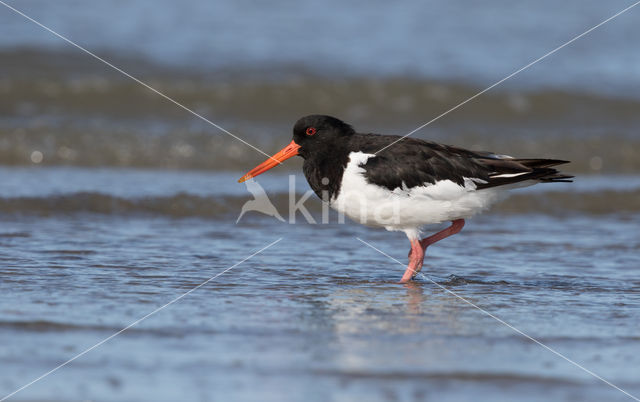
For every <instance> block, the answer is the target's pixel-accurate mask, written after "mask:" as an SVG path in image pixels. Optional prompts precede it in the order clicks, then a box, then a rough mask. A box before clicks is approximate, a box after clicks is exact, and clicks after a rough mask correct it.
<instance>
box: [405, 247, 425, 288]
mask: <svg viewBox="0 0 640 402" xmlns="http://www.w3.org/2000/svg"><path fill="white" fill-rule="evenodd" d="M410 254H411V255H410V256H409V266H407V269H406V271H404V275H402V279H400V283H407V282H409V281H410V280H411V278H413V276H414V275H415V274H417V273H418V272H420V270H421V269H422V262H423V261H424V249H423V248H422V245H421V244H420V240H418V239H412V240H411V252H410Z"/></svg>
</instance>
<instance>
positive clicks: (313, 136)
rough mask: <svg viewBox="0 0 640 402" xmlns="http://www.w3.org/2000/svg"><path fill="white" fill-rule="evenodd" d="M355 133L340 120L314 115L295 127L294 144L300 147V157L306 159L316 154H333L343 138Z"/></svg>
mask: <svg viewBox="0 0 640 402" xmlns="http://www.w3.org/2000/svg"><path fill="white" fill-rule="evenodd" d="M353 133H354V131H353V128H352V127H351V126H350V125H348V124H347V123H345V122H343V121H342V120H340V119H336V118H335V117H331V116H325V115H321V114H312V115H309V116H305V117H303V118H301V119H300V120H298V121H297V122H296V124H295V125H294V126H293V142H295V143H296V144H298V145H299V146H300V148H298V155H300V156H302V157H303V158H305V159H306V158H307V157H309V156H310V155H312V154H314V153H324V152H331V150H332V149H333V148H334V147H335V146H336V143H337V141H339V139H340V138H341V137H345V136H349V135H352V134H353Z"/></svg>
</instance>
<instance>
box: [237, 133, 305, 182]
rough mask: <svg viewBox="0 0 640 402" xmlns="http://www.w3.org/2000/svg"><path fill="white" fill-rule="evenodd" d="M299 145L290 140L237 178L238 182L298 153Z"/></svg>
mask: <svg viewBox="0 0 640 402" xmlns="http://www.w3.org/2000/svg"><path fill="white" fill-rule="evenodd" d="M299 148H300V145H298V144H296V143H295V141H291V142H290V143H289V145H287V146H286V147H284V148H282V149H281V150H280V151H279V152H278V153H277V154H275V155H273V156H272V157H270V158H269V159H267V160H266V161H264V162H262V163H261V164H259V165H258V166H256V167H254V168H253V169H251V170H250V171H249V173H247V174H245V175H244V176H242V178H240V180H238V183H242V182H243V181H245V180H249V179H251V178H252V177H256V176H257V175H259V174H262V173H264V172H266V171H267V170H269V169H271V168H272V167H275V166H276V165H279V164H281V163H282V162H284V161H286V160H287V159H289V158H291V157H292V156H296V155H298V149H299Z"/></svg>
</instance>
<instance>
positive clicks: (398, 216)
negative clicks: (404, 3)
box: [331, 152, 502, 232]
mask: <svg viewBox="0 0 640 402" xmlns="http://www.w3.org/2000/svg"><path fill="white" fill-rule="evenodd" d="M375 157H376V155H375V154H366V153H363V152H351V153H350V154H349V162H348V164H347V167H346V168H345V170H344V174H343V176H342V183H341V186H340V191H339V192H338V195H337V196H336V197H334V198H333V199H332V200H331V207H332V208H334V209H335V210H337V211H338V212H340V213H343V214H345V215H346V216H348V217H349V218H351V219H353V220H355V221H357V222H360V223H362V224H365V225H369V226H378V227H384V228H386V229H387V230H401V231H405V232H410V231H416V230H418V229H419V228H420V227H422V226H425V225H429V224H434V223H440V222H446V221H451V220H454V219H460V218H463V219H464V218H469V217H471V216H473V215H475V214H476V213H478V212H480V211H482V210H485V209H486V208H488V207H489V206H490V205H491V204H493V203H494V202H496V201H498V200H499V199H500V198H501V197H500V194H501V193H502V191H500V190H498V189H494V188H489V189H483V190H477V189H476V183H475V182H474V179H472V178H464V185H463V186H461V185H458V184H456V183H454V182H453V181H451V180H441V181H437V182H436V183H433V184H431V183H425V184H424V185H423V186H419V187H411V188H407V187H406V185H404V182H403V186H402V188H400V187H398V188H396V189H394V190H389V189H387V188H386V187H382V186H378V185H374V184H371V183H369V182H367V179H366V178H365V176H364V173H365V170H364V168H363V167H362V165H363V164H365V163H366V162H367V160H369V158H375ZM400 163H401V162H400ZM476 180H477V179H476Z"/></svg>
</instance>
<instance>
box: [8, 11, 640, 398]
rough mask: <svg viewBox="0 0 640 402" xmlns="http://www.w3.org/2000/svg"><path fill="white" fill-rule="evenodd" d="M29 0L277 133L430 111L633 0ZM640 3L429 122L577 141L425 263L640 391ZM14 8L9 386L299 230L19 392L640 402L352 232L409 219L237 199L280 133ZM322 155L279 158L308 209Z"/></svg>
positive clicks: (479, 136) (386, 125)
mask: <svg viewBox="0 0 640 402" xmlns="http://www.w3.org/2000/svg"><path fill="white" fill-rule="evenodd" d="M5 1H6V3H7V4H10V5H12V6H14V7H16V8H18V9H20V10H21V11H23V12H24V13H25V14H27V15H29V16H30V17H32V18H34V19H35V20H37V21H40V22H41V23H43V24H45V25H47V26H49V27H50V28H51V29H53V30H55V31H56V32H59V33H60V34H62V35H65V36H68V37H69V38H70V39H71V40H73V41H75V42H77V43H78V44H79V45H81V46H84V47H86V48H88V49H90V50H91V51H93V52H95V53H96V54H98V55H99V56H100V57H103V58H105V59H107V60H109V61H110V62H112V63H114V64H115V65H117V66H119V67H121V68H123V69H124V70H125V71H127V72H129V73H131V74H133V75H134V76H136V77H137V78H139V79H141V80H143V81H145V82H147V83H149V84H150V85H152V86H153V87H154V88H157V89H158V90H160V91H162V92H164V93H166V94H167V95H168V96H170V97H172V98H173V99H175V100H176V101H178V102H181V103H183V104H184V105H186V106H187V107H189V108H191V109H193V110H195V111H196V112H197V113H200V114H202V115H203V116H205V117H207V118H209V119H211V120H212V121H214V122H216V123H218V124H220V125H221V126H223V127H224V128H226V129H228V130H230V131H231V132H233V133H234V134H236V135H238V136H240V137H241V138H243V139H245V140H247V141H248V142H250V143H251V144H254V145H256V146H258V147H260V148H261V149H263V150H264V151H265V152H267V153H272V152H275V151H277V150H278V149H280V148H281V147H282V146H284V145H285V144H287V143H288V142H289V141H290V136H291V126H292V124H293V123H294V122H295V121H296V120H297V119H298V118H299V117H301V116H302V115H305V114H309V113H325V114H332V115H335V116H337V117H340V118H342V119H344V120H346V121H348V122H349V123H351V124H353V125H354V126H355V128H356V129H358V130H360V131H372V132H383V133H392V134H405V133H408V132H409V131H411V130H413V129H414V128H416V127H417V126H419V125H421V124H423V123H425V122H427V121H429V120H431V119H432V118H433V117H435V116H437V115H439V114H440V113H442V112H444V111H446V110H448V109H449V108H451V107H453V106H455V105H456V104H458V103H459V102H461V101H463V100H465V99H467V98H468V97H470V96H472V95H474V94H475V93H476V92H478V91H480V90H482V89H484V88H485V87H487V86H489V85H491V84H493V83H494V82H496V81H498V80H500V79H502V78H503V77H505V76H506V75H508V74H511V73H512V72H514V71H516V70H517V69H519V68H520V67H522V66H524V65H526V64H527V63H529V62H531V61H533V60H535V59H536V58H538V57H540V56H542V55H543V54H545V53H546V52H548V51H550V50H552V49H553V48H555V47H557V46H559V45H561V44H562V43H564V42H566V41H567V40H569V39H571V38H573V37H574V36H576V35H578V34H580V33H582V32H584V31H585V30H587V29H589V28H591V27H592V26H594V25H596V24H597V23H599V22H601V21H602V20H604V19H606V18H608V17H609V16H611V15H613V14H615V13H616V12H618V11H620V10H622V9H623V8H625V7H627V6H629V5H630V4H632V3H631V2H625V1H609V2H600V1H591V0H582V1H567V2H561V3H558V2H553V1H548V0H544V1H539V2H535V3H531V2H529V3H514V2H507V1H498V0H495V1H487V2H482V3H468V2H462V1H428V2H422V1H406V2H403V3H401V4H398V3H389V2H382V1H368V2H364V1H353V2H347V3H345V2H338V1H326V2H320V3H314V2H287V1H271V2H256V1H245V0H242V1H234V2H232V1H219V2H209V1H203V0H187V1H181V2H174V1H168V0H155V1H151V0H130V1H116V0H112V1H109V2H86V1H79V0H61V1H56V2H48V1H43V0H37V1H36V0H21V1H16V0H13V1H11V0H5ZM639 10H640V9H638V10H636V9H632V10H630V11H629V12H628V13H625V14H623V15H621V16H620V17H618V18H616V19H615V20H613V21H611V22H610V23H608V24H606V25H604V26H602V27H601V28H599V29H597V30H595V31H593V32H591V33H590V34H588V35H587V36H585V37H584V38H582V39H580V40H578V41H576V42H575V43H572V44H571V45H569V46H567V47H566V48H564V49H562V50H560V51H558V52H557V53H556V54H554V55H552V56H550V57H549V58H547V59H545V60H543V61H541V62H540V63H538V64H536V65H534V66H532V67H531V68H530V69H528V70H526V71H524V72H522V73H521V74H519V75H517V76H515V77H514V78H512V79H511V80H509V81H507V82H505V83H504V84H502V85H500V86H499V87H497V88H495V89H493V90H492V91H490V92H488V93H486V94H484V95H482V96H481V97H479V98H478V99H476V100H474V101H472V102H470V103H468V104H466V105H464V106H463V107H462V108H460V109H459V110H456V111H454V112H453V113H451V114H449V115H447V116H445V117H443V118H442V119H440V120H438V121H437V122H435V123H433V124H431V125H429V126H428V127H426V128H425V129H423V130H421V131H419V132H417V133H415V134H414V136H415V137H417V138H425V139H431V140H435V141H440V142H444V143H448V144H454V145H458V146H463V147H466V148H471V149H478V150H492V151H496V152H500V153H506V154H514V155H518V156H522V157H550V158H562V159H569V160H571V161H572V164H571V165H568V166H567V168H566V171H567V172H569V173H573V174H576V175H577V176H578V179H577V181H576V182H575V183H572V184H558V185H541V186H536V187H533V188H528V189H525V190H521V191H518V192H516V193H515V194H514V196H512V197H511V198H510V199H508V200H507V201H505V202H504V203H502V204H500V205H499V206H497V208H495V209H494V210H493V211H492V212H491V213H489V214H487V215H486V216H484V217H481V218H477V219H474V220H472V221H470V223H469V224H468V225H467V227H466V228H465V230H464V232H463V233H462V234H461V235H459V236H457V238H452V239H448V240H447V241H446V242H444V243H442V245H438V246H436V247H432V249H433V250H431V249H430V250H429V253H431V255H428V257H427V267H426V268H425V271H426V272H427V273H429V274H432V275H434V276H433V278H434V279H435V280H436V281H438V282H439V283H441V284H443V285H446V286H450V287H451V288H452V289H455V291H456V292H459V293H460V294H461V295H463V296H464V297H468V298H469V299H470V300H473V301H474V302H475V303H477V304H478V305H480V306H482V307H483V308H486V309H487V310H489V311H491V312H493V313H495V314H496V315H498V316H499V317H501V318H503V319H505V320H506V321H508V322H510V323H512V324H514V325H516V326H517V327H518V328H521V329H522V330H523V331H525V332H527V333H529V334H531V335H532V336H534V337H538V338H540V339H541V340H542V341H544V342H545V343H548V344H549V345H550V346H552V347H554V348H556V349H558V350H559V351H560V352H562V353H566V354H567V355H569V356H570V357H571V358H573V359H574V360H576V361H577V362H579V363H581V364H584V365H585V366H586V367H588V368H589V369H591V370H593V371H595V372H597V373H599V374H602V375H603V376H605V377H606V378H607V379H609V380H611V381H612V382H614V383H615V384H617V385H619V386H620V387H622V388H624V389H626V390H628V391H629V392H631V393H634V394H635V395H638V394H640V379H639V378H638V376H637V374H636V373H635V371H636V368H637V366H638V358H637V356H638V348H639V345H640V338H638V333H639V329H640V313H639V311H638V307H639V302H640V300H639V295H640V293H639V291H638V289H639V286H640V283H639V282H638V275H637V272H638V270H639V269H640V257H639V255H638V251H639V248H640V242H639V240H638V239H639V238H640V236H638V234H639V233H640V231H639V230H638V224H639V223H640V214H639V212H640V174H639V172H640V134H639V133H638V127H640V113H639V112H640V96H639V95H638V94H640V52H638V46H637V42H638V40H637V39H638V37H639V36H640V24H639V23H638V21H640V19H639V18H640V17H639V16H638V15H640V14H639V13H640V11H639ZM0 33H1V35H0V222H1V224H0V367H2V370H0V391H1V392H0V394H2V395H6V394H8V393H10V392H12V391H14V390H15V389H16V388H18V387H19V386H21V385H23V384H25V383H26V382H28V381H30V380H32V379H33V378H36V377H37V376H39V375H41V374H42V373H44V372H46V371H48V370H49V369H51V368H53V367H55V366H56V365H57V364H60V363H61V362H63V361H65V360H66V359H68V358H70V357H72V356H73V355H74V354H76V353H79V352H80V351H82V350H83V349H84V348H86V347H88V346H91V345H92V344H94V343H96V342H98V341H100V340H101V339H104V338H105V337H107V336H109V335H110V334H111V333H113V332H115V331H117V330H119V329H120V328H122V327H124V326H126V325H128V324H129V323H130V322H132V321H134V320H135V319H137V318H139V317H141V316H143V315H144V314H146V313H148V312H149V311H152V310H153V309H154V308H156V307H157V306H160V305H162V304H164V303H166V302H168V301H169V300H171V299H172V298H174V297H176V296H178V295H179V294H181V293H183V292H185V291H186V290H188V289H189V288H191V287H193V286H196V285H197V284H199V283H201V282H203V281H204V280H206V279H208V278H210V277H211V276H213V275H214V274H216V273H218V272H221V271H222V270H223V269H225V268H227V267H229V266H231V265H233V264H235V263H237V262H238V261H240V260H241V259H243V258H244V257H246V256H247V255H248V254H250V253H252V252H254V251H256V250H258V249H260V248H262V247H264V246H265V245H267V244H269V243H270V242H272V241H274V240H276V239H278V238H280V237H283V240H282V241H281V242H280V243H279V244H278V245H276V246H274V247H273V249H269V250H266V251H265V252H264V253H263V254H260V255H257V256H256V257H254V259H252V260H250V261H247V262H246V263H244V264H243V265H241V266H239V267H238V268H237V269H236V270H235V271H232V272H230V273H229V274H225V275H224V276H223V277H220V279H219V280H216V281H215V282H214V283H210V284H208V285H207V286H205V287H203V288H202V289H199V290H198V291H196V292H194V293H193V294H191V295H189V296H188V298H185V299H183V300H181V301H180V302H179V303H176V304H175V305H172V306H171V307H169V308H167V309H166V311H163V312H161V313H159V314H158V315H157V316H154V317H153V318H150V319H149V320H148V321H145V322H144V323H142V324H140V325H139V326H138V327H136V328H134V329H132V330H131V331H130V332H128V333H125V334H123V335H121V336H119V337H118V338H116V339H114V340H112V341H110V342H109V343H107V344H105V345H103V346H101V347H100V348H98V349H96V350H95V351H92V352H91V353H89V354H87V355H86V356H83V357H82V358H80V359H78V360H77V361H74V362H73V363H71V364H70V365H69V366H67V367H64V368H63V369H61V370H60V371H59V372H56V373H55V374H53V375H51V376H50V377H47V378H45V379H43V380H42V381H40V382H39V383H37V384H35V385H33V386H32V387H29V388H27V389H25V390H24V391H22V392H21V393H18V394H16V395H15V396H14V397H13V398H12V399H14V400H132V401H134V400H135V401H137V400H176V399H185V400H204V401H206V400H225V401H227V400H256V399H260V400H278V401H282V400H300V399H303V398H304V399H310V400H344V401H349V400H424V399H431V400H434V399H435V400H469V399H482V400H492V401H498V400H514V399H517V400H580V401H582V400H629V399H628V397H627V396H625V395H624V394H622V393H620V392H619V391H616V390H614V389H612V388H610V387H607V386H606V385H604V384H603V383H601V382H598V381H597V380H595V379H594V378H593V377H590V376H589V375H587V374H586V373H584V372H583V371H580V370H579V369H577V368H576V367H574V366H571V365H569V364H568V363H566V362H564V361H562V360H560V359H558V358H557V357H556V356H553V355H551V354H549V353H548V352H547V351H545V350H544V349H541V348H540V347H539V346H537V345H535V344H532V343H531V342H529V341H527V340H526V339H524V338H522V337H519V336H517V335H516V334H514V333H513V332H512V331H510V330H508V329H507V328H505V327H502V326H500V324H499V323H497V322H495V321H493V320H492V319H490V318H488V317H486V316H483V315H482V313H480V312H479V311H477V310H474V309H472V308H470V307H469V306H468V305H466V304H464V303H462V302H461V301H460V300H457V299H455V298H453V297H450V295H447V294H443V293H442V291H441V290H439V289H438V288H437V287H435V286H434V285H433V284H431V283H430V282H428V281H425V280H423V281H418V283H416V284H414V285H411V286H407V287H402V286H399V285H396V284H394V281H396V280H397V279H398V277H399V275H400V274H401V272H402V270H403V268H402V267H399V266H397V264H396V263H394V262H393V261H390V260H388V259H386V258H385V257H384V256H382V255H380V254H377V253H376V252H375V251H373V250H371V249H367V248H366V247H364V246H363V245H362V244H361V243H359V242H358V241H357V240H355V238H354V237H355V236H358V237H361V238H363V239H366V240H368V241H371V242H372V243H374V244H375V245H376V246H377V247H380V248H381V249H383V250H385V251H386V252H389V253H391V254H392V255H393V256H394V257H395V258H398V259H400V260H401V261H405V259H406V251H407V250H405V249H406V248H407V247H406V246H407V245H406V244H405V243H406V239H405V238H404V235H399V234H392V233H387V232H384V231H374V230H370V229H366V228H361V227H358V226H355V225H352V224H349V223H348V224H346V225H338V224H336V221H335V217H332V224H330V225H309V224H306V223H305V219H304V217H303V216H302V215H300V214H298V215H297V221H298V224H296V225H288V224H283V223H280V222H279V221H277V220H276V219H273V218H270V217H266V216H262V215H259V214H257V213H255V212H254V213H251V212H250V213H247V214H246V215H245V216H243V218H242V220H241V221H240V222H239V224H237V225H236V224H235V222H236V219H237V217H238V214H239V213H240V209H241V207H242V205H243V204H244V203H245V202H246V201H247V200H250V199H251V195H250V194H249V193H248V192H247V190H246V188H245V187H244V186H243V185H240V184H237V183H236V180H237V178H238V177H240V176H241V175H242V174H243V173H244V172H245V171H246V170H248V169H249V168H251V167H253V166H255V164H257V163H258V162H261V161H262V160H263V159H264V155H262V154H260V153H258V152H256V151H255V150H254V149H252V148H250V147H247V146H246V145H244V144H242V143H241V142H238V141H237V140H235V139H233V138H231V137H229V136H227V135H226V134H224V133H222V132H220V131H219V130H217V129H216V128H214V127H212V126H210V125H208V124H206V123H205V122H203V121H202V120H199V119H197V118H195V117H194V116H193V115H191V114H189V113H187V112H185V111H184V110H182V109H180V108H178V107H176V105H174V104H172V103H170V102H168V101H166V100H165V99H163V98H161V97H159V96H158V95H157V94H154V93H153V92H151V91H149V90H148V89H145V88H144V87H142V86H141V85H139V84H137V83H135V82H133V81H132V80H130V79H128V78H126V77H124V76H123V75H121V74H119V73H117V72H115V71H114V70H112V69H110V68H109V67H108V66H105V65H104V64H102V63H100V62H99V61H97V60H95V59H93V58H91V57H89V56H88V55H86V54H84V53H82V52H80V51H79V50H78V49H75V48H73V47H72V46H70V45H69V44H68V43H65V42H64V41H62V40H60V39H59V38H56V37H55V36H54V35H52V34H51V33H49V32H47V31H45V30H43V29H42V28H40V27H38V26H36V25H35V24H33V23H31V22H29V21H27V20H26V19H24V18H23V17H21V16H19V15H17V14H16V13H14V12H13V11H11V10H9V9H8V8H6V7H4V6H2V5H0ZM300 165H301V161H292V162H291V163H288V164H285V165H284V166H282V167H279V168H278V169H279V170H278V171H274V172H273V173H271V172H270V174H268V175H264V176H260V178H259V180H258V181H259V183H261V185H262V186H263V187H264V188H265V189H266V191H267V193H268V194H269V196H270V198H271V200H272V201H273V203H274V205H275V206H276V207H277V208H278V210H279V211H280V213H281V214H283V215H284V216H285V217H286V216H287V209H288V207H289V203H290V200H289V195H288V194H287V192H288V189H289V178H288V174H289V173H297V177H296V192H295V193H296V197H297V198H296V199H299V198H300V197H301V196H302V194H304V193H305V192H306V191H307V190H308V186H307V184H306V182H305V181H304V179H303V178H302V176H301V174H300V173H299V168H300ZM305 205H306V206H307V207H308V208H309V210H310V211H311V213H312V214H313V215H314V216H315V217H316V218H317V217H318V216H319V214H320V213H321V206H320V204H319V202H318V201H316V200H315V199H313V198H312V199H310V200H309V201H308V202H307V203H306V204H305ZM326 250H331V252H330V253H327V251H326ZM2 395H0V397H1V396H2Z"/></svg>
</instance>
